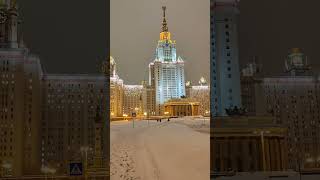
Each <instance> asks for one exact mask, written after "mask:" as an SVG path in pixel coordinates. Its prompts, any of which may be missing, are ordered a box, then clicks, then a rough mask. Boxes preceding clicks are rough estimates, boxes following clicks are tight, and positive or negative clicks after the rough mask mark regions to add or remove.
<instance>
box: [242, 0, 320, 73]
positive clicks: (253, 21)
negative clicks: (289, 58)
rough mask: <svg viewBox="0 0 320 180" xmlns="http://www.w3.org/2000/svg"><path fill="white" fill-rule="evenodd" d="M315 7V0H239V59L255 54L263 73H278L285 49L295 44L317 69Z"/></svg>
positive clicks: (318, 29) (318, 3)
mask: <svg viewBox="0 0 320 180" xmlns="http://www.w3.org/2000/svg"><path fill="white" fill-rule="evenodd" d="M319 7H320V1H319V0H268V1H267V0H241V2H240V28H239V29H240V32H239V33H240V36H239V37H240V60H241V63H242V64H244V63H245V62H247V61H248V59H249V58H250V57H251V56H253V55H257V56H259V58H260V62H261V63H262V64H263V66H264V71H265V72H266V73H267V74H278V73H280V72H283V69H284V58H285V57H286V55H287V53H288V50H289V49H290V48H292V47H299V48H302V49H303V51H304V52H305V54H306V55H307V56H308V61H309V62H310V63H311V64H312V67H313V69H314V70H315V71H319V65H320V63H319V60H320V59H319V56H320V54H319V42H320V33H319V32H320V24H319V23H318V21H319V17H320V11H319Z"/></svg>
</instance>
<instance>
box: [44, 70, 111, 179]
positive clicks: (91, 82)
mask: <svg viewBox="0 0 320 180" xmlns="http://www.w3.org/2000/svg"><path fill="white" fill-rule="evenodd" d="M107 81H108V79H107V78H106V76H104V75H103V74H101V75H85V74H82V75H81V74H79V75H76V74H73V75H70V74H69V75H68V74H65V75H62V74H57V75H54V74H50V75H48V74H47V75H44V77H43V89H42V92H43V102H42V107H43V109H42V128H41V132H42V139H41V147H42V148H41V150H42V152H41V163H42V166H44V167H50V168H54V169H56V170H57V173H58V174H66V173H68V172H67V170H68V165H69V163H70V162H72V161H82V160H83V158H84V156H83V154H81V153H82V152H81V147H91V148H92V149H93V148H94V147H95V119H96V108H97V107H100V108H101V109H102V110H101V117H107V114H108V113H109V112H108V111H107V107H106V105H107V97H108V86H107ZM103 123H104V125H103V127H104V129H103V131H104V139H106V134H107V129H106V128H107V125H106V123H107V119H106V118H105V119H104V121H103ZM102 147H104V149H106V148H107V147H106V144H104V145H102ZM88 154H89V157H91V158H92V157H93V155H94V151H92V152H90V151H89V152H88ZM106 156H107V154H103V157H104V158H107V157H106ZM90 163H93V159H89V160H88V164H90Z"/></svg>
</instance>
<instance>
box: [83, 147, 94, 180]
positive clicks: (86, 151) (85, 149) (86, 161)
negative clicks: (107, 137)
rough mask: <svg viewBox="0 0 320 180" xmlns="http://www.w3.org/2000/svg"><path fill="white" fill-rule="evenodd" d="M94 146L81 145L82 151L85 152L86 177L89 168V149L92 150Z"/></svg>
mask: <svg viewBox="0 0 320 180" xmlns="http://www.w3.org/2000/svg"><path fill="white" fill-rule="evenodd" d="M91 150H92V148H91V147H89V146H81V147H80V151H81V154H82V153H85V166H84V167H85V179H87V176H86V174H87V173H86V171H87V168H88V151H91Z"/></svg>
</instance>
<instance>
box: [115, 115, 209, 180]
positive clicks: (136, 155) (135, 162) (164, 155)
mask: <svg viewBox="0 0 320 180" xmlns="http://www.w3.org/2000/svg"><path fill="white" fill-rule="evenodd" d="M134 126H135V127H134V128H133V123H132V121H120V122H112V123H111V180H195V179H197V180H202V179H203V180H207V179H209V172H210V171H209V168H210V154H209V148H210V141H209V132H208V131H209V119H207V120H191V119H185V120H182V119H176V120H171V121H170V122H167V121H162V122H161V123H160V122H156V121H149V123H148V121H146V120H142V121H135V124H134Z"/></svg>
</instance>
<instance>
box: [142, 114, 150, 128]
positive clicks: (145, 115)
mask: <svg viewBox="0 0 320 180" xmlns="http://www.w3.org/2000/svg"><path fill="white" fill-rule="evenodd" d="M147 115H148V113H147V112H144V113H143V116H144V118H146V117H147ZM147 120H148V126H149V118H148V119H147Z"/></svg>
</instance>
